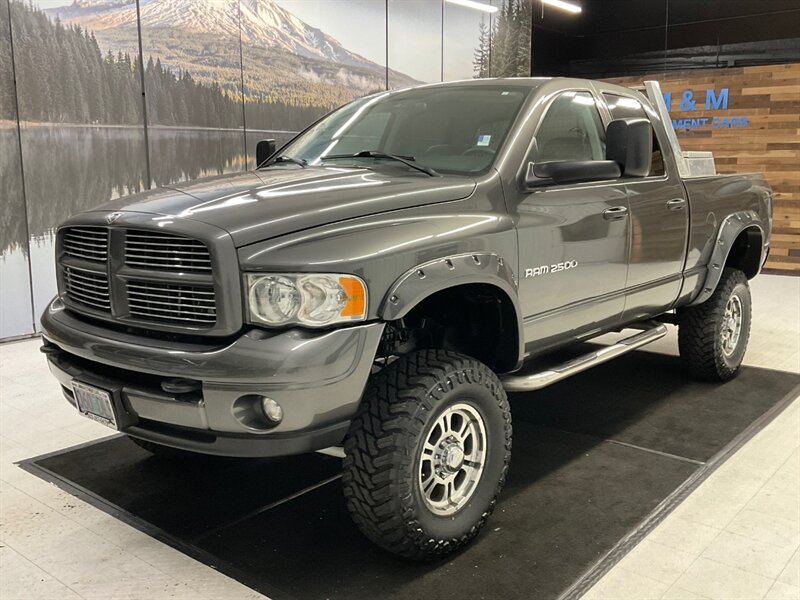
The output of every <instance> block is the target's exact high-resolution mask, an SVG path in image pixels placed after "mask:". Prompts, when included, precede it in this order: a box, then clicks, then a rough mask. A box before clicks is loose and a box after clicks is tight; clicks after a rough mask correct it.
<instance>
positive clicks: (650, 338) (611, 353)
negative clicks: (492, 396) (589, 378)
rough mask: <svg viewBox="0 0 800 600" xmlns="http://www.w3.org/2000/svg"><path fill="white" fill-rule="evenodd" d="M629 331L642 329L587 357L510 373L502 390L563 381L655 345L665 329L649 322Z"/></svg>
mask: <svg viewBox="0 0 800 600" xmlns="http://www.w3.org/2000/svg"><path fill="white" fill-rule="evenodd" d="M629 328H635V329H643V331H640V332H639V333H637V334H635V335H632V336H630V337H626V338H625V339H622V340H620V341H618V342H617V343H615V344H612V345H610V346H604V347H602V348H599V349H597V350H595V351H593V352H590V353H589V354H584V355H583V356H579V357H578V358H573V359H572V360H568V361H567V362H565V363H562V364H560V365H558V366H557V367H552V368H549V369H545V370H544V371H539V372H538V373H527V374H523V375H517V374H514V373H511V374H509V375H504V376H503V377H501V378H500V380H501V381H502V382H503V387H504V388H505V389H506V391H509V392H529V391H531V390H539V389H541V388H543V387H547V386H548V385H551V384H553V383H555V382H556V381H561V380H562V379H566V378H567V377H570V376H572V375H575V374H576V373H580V372H582V371H586V370H587V369H591V368H592V367H596V366H597V365H601V364H603V363H604V362H608V361H609V360H611V359H613V358H617V357H618V356H622V355H623V354H627V353H628V352H631V351H632V350H636V349H637V348H641V347H642V346H644V345H645V344H649V343H650V342H655V341H656V340H658V339H660V338H662V337H664V336H665V335H666V334H667V326H666V325H664V324H663V323H655V322H652V321H649V322H645V323H639V324H636V325H631V326H629Z"/></svg>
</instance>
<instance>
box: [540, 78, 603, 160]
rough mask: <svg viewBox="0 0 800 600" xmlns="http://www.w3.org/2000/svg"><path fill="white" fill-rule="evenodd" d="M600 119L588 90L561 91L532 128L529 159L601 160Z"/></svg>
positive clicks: (601, 129)
mask: <svg viewBox="0 0 800 600" xmlns="http://www.w3.org/2000/svg"><path fill="white" fill-rule="evenodd" d="M604 158H605V136H604V135H603V122H602V121H601V119H600V113H599V112H598V111H597V106H596V105H595V101H594V97H593V96H592V95H591V94H590V93H588V92H565V93H563V94H561V95H560V96H559V97H558V98H556V99H555V100H554V101H553V103H552V104H551V105H550V107H549V108H548V109H547V113H545V115H544V118H542V122H541V124H540V125H539V129H538V130H537V131H536V143H535V144H534V150H533V156H532V157H531V160H532V161H533V162H546V161H551V160H603V159H604Z"/></svg>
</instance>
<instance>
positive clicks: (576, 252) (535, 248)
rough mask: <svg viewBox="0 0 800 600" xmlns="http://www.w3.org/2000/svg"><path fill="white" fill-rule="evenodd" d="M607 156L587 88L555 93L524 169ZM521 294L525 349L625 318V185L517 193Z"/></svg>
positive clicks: (548, 186) (513, 205)
mask: <svg viewBox="0 0 800 600" xmlns="http://www.w3.org/2000/svg"><path fill="white" fill-rule="evenodd" d="M603 159H605V130H604V127H603V123H602V120H601V117H600V113H599V111H598V108H597V101H596V99H595V97H594V95H593V94H592V93H591V92H590V91H589V90H572V91H565V92H562V93H560V94H558V95H557V96H555V97H554V98H553V99H552V101H551V103H550V104H549V106H548V107H547V108H546V109H545V112H544V114H543V116H542V118H541V119H540V121H539V124H538V126H537V127H536V129H535V133H534V140H533V143H532V145H531V150H530V151H529V153H528V156H527V159H526V164H527V165H530V163H537V162H545V161H556V160H603ZM512 193H515V194H517V197H516V198H511V199H510V200H511V202H509V209H510V210H511V211H512V212H516V213H517V214H516V215H514V216H515V217H516V218H517V227H518V234H517V235H518V239H519V291H520V303H521V307H522V311H523V314H524V317H525V339H526V352H528V353H533V352H540V351H542V350H545V349H547V348H550V347H553V346H556V345H559V344H560V343H563V342H568V341H572V340H574V339H576V338H579V337H581V336H583V335H587V334H589V333H591V332H594V331H597V330H600V329H604V328H608V327H609V326H610V325H613V324H615V323H616V322H617V321H619V319H620V318H621V315H622V310H623V307H624V289H625V276H626V272H627V262H628V256H627V249H628V235H629V232H628V218H627V211H628V202H627V197H626V193H625V184H624V183H622V182H621V181H620V180H613V181H607V180H606V181H594V182H593V181H588V182H582V183H574V184H561V185H559V184H555V183H553V182H550V183H546V182H543V183H541V184H538V183H537V185H534V186H530V187H527V188H526V189H524V190H521V191H520V190H519V189H518V190H515V191H514V192H512Z"/></svg>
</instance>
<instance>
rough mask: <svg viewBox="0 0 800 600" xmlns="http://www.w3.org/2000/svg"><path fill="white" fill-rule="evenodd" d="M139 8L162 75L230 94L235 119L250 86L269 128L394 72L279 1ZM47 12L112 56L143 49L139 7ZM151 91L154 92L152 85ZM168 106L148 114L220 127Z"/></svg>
mask: <svg viewBox="0 0 800 600" xmlns="http://www.w3.org/2000/svg"><path fill="white" fill-rule="evenodd" d="M311 1H314V0H311ZM339 4H341V5H346V4H347V2H346V1H345V2H339ZM342 8H343V9H345V10H346V6H342ZM139 9H140V16H141V27H142V44H143V47H144V54H145V56H146V60H147V61H148V62H146V65H147V66H148V71H152V72H153V76H154V77H157V78H158V79H159V81H160V82H163V83H164V84H165V85H167V86H170V87H173V86H174V82H181V81H184V80H185V83H184V86H183V87H188V88H190V89H191V86H193V85H196V84H199V85H201V86H203V87H206V88H211V89H214V90H215V91H216V92H217V94H219V95H222V96H223V97H224V99H223V101H222V102H221V104H223V106H220V107H219V108H220V109H222V111H223V112H225V113H230V112H231V111H230V110H229V109H230V106H228V105H227V102H225V100H232V101H234V102H241V96H240V94H241V93H242V89H241V87H242V86H241V81H242V79H244V102H245V105H246V107H247V114H248V115H252V118H253V119H254V120H255V121H256V123H254V125H255V126H256V127H257V128H260V129H278V130H297V129H300V128H302V127H304V126H306V125H307V124H308V123H309V122H310V121H311V120H313V119H314V118H315V117H318V116H319V115H321V114H324V113H325V112H327V111H328V110H330V109H331V108H334V107H336V106H338V105H340V104H344V103H345V102H348V101H350V100H352V99H353V98H355V97H357V96H361V95H364V94H367V93H370V92H373V91H377V90H382V89H385V86H386V67H385V65H379V64H376V63H374V62H372V61H370V60H368V59H367V58H365V57H363V56H360V55H359V54H356V53H355V52H351V51H350V50H348V49H347V48H345V47H344V46H343V45H342V44H341V43H340V42H339V41H337V40H336V39H334V38H333V37H332V36H330V35H328V34H326V33H325V32H324V31H322V30H321V29H318V28H315V27H312V26H310V25H308V24H307V23H305V22H304V21H302V20H300V19H299V18H297V17H296V16H294V15H293V14H292V13H291V12H289V11H288V10H286V9H285V8H283V7H281V6H280V5H279V4H278V3H277V2H275V1H273V0H240V1H238V0H140V5H139ZM45 13H46V14H47V15H48V16H50V17H51V18H54V19H56V18H57V19H59V20H60V21H61V22H62V23H64V24H65V25H77V26H79V27H81V28H82V29H84V30H88V31H91V32H92V34H93V35H94V37H95V38H96V39H97V42H98V44H99V46H100V47H101V48H102V49H103V51H104V52H109V51H110V52H111V53H112V54H113V55H118V54H119V53H120V52H121V53H122V54H123V55H125V54H134V53H136V52H137V51H138V37H137V11H136V3H135V2H133V1H126V0H76V1H75V2H73V3H72V4H69V5H65V6H59V7H53V8H49V9H46V10H45ZM240 37H241V46H240ZM240 51H241V53H240ZM151 59H154V61H153V60H151ZM242 69H243V71H244V78H242ZM163 71H167V72H168V73H170V74H171V75H172V78H173V81H172V82H169V81H166V80H167V79H169V78H165V77H164V73H163ZM392 77H393V79H395V80H396V79H400V80H402V82H403V83H404V84H405V85H413V84H415V83H417V82H416V81H415V80H414V79H412V78H411V77H408V76H405V75H403V74H401V73H396V72H395V73H392ZM145 87H146V91H147V93H148V94H149V93H151V90H150V89H149V86H147V78H146V80H145ZM178 87H181V86H180V85H179V86H178ZM192 91H194V90H192ZM175 95H176V94H175V93H173V92H172V91H171V90H170V96H171V97H172V96H175ZM177 95H178V96H179V95H180V93H178V94H177ZM170 100H171V98H170ZM165 104H167V106H163V107H162V108H163V109H164V110H161V111H159V110H158V107H155V108H154V109H150V106H149V105H148V111H149V112H150V113H154V114H148V119H149V121H151V122H153V123H156V124H161V125H194V126H213V125H212V122H213V119H211V120H209V119H208V118H205V119H200V121H199V122H198V118H197V116H192V115H191V114H186V113H184V112H183V111H181V110H180V108H181V107H180V106H174V105H173V106H171V105H170V104H180V102H179V101H178V102H170V101H168V102H166V103H165ZM213 108H214V107H212V110H213ZM239 113H241V111H239ZM220 117H221V118H220V119H219V125H217V126H222V127H231V126H234V127H235V126H236V125H237V124H236V123H235V122H232V121H231V118H233V119H235V118H236V115H235V114H231V115H228V117H227V118H226V117H223V115H220ZM248 125H250V124H248Z"/></svg>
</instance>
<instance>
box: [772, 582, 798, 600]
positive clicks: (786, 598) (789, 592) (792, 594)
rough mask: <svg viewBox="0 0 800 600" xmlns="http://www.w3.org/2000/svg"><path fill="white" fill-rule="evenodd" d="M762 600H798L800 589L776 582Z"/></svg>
mask: <svg viewBox="0 0 800 600" xmlns="http://www.w3.org/2000/svg"><path fill="white" fill-rule="evenodd" d="M764 600H800V587H797V586H795V585H789V584H787V583H781V582H780V581H776V582H775V583H773V584H772V587H771V588H770V590H769V591H768V592H767V595H766V596H764Z"/></svg>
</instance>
